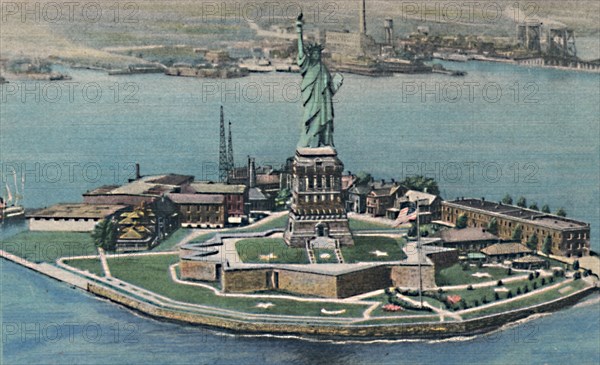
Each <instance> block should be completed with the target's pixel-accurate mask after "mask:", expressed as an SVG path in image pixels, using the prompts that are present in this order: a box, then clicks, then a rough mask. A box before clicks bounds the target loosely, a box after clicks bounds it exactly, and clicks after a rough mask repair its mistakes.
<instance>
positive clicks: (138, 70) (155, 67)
mask: <svg viewBox="0 0 600 365" xmlns="http://www.w3.org/2000/svg"><path fill="white" fill-rule="evenodd" d="M165 70H166V67H165V66H164V65H162V64H160V63H150V64H138V65H129V66H127V67H126V68H124V69H116V70H109V71H108V74H109V75H110V76H118V75H135V74H155V73H164V72H165Z"/></svg>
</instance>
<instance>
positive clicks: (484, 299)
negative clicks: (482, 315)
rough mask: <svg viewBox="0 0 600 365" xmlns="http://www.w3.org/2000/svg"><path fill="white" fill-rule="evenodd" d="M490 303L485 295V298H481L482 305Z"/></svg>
mask: <svg viewBox="0 0 600 365" xmlns="http://www.w3.org/2000/svg"><path fill="white" fill-rule="evenodd" d="M489 302H490V301H489V300H488V298H487V297H486V296H485V295H484V296H483V298H481V303H483V304H488V303H489Z"/></svg>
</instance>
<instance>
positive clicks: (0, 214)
mask: <svg viewBox="0 0 600 365" xmlns="http://www.w3.org/2000/svg"><path fill="white" fill-rule="evenodd" d="M13 176H14V181H15V190H16V195H15V197H14V198H13V195H12V192H11V191H10V187H9V186H8V183H6V185H5V188H6V197H5V198H4V197H0V222H2V223H3V222H4V221H7V220H16V219H23V218H25V208H23V206H21V205H20V204H19V201H20V200H21V199H22V198H23V196H22V195H21V194H19V188H18V185H17V173H16V171H14V170H13ZM21 184H22V187H21V191H23V190H24V187H25V179H24V176H22V177H21Z"/></svg>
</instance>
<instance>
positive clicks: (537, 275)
mask: <svg viewBox="0 0 600 365" xmlns="http://www.w3.org/2000/svg"><path fill="white" fill-rule="evenodd" d="M539 277H540V272H539V271H536V272H535V278H536V279H537V278H539Z"/></svg>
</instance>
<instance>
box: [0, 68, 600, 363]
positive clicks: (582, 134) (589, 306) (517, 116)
mask: <svg viewBox="0 0 600 365" xmlns="http://www.w3.org/2000/svg"><path fill="white" fill-rule="evenodd" d="M444 66H445V67H446V68H449V69H462V70H464V71H466V72H467V75H466V76H465V77H456V78H453V77H448V76H443V75H400V76H397V77H389V78H367V77H361V76H354V75H346V76H345V82H344V85H343V87H342V88H341V90H340V92H339V94H338V95H336V104H335V108H336V110H335V113H336V119H335V123H336V126H335V128H336V131H335V138H336V140H335V143H336V147H337V150H338V152H339V155H340V158H341V159H342V161H343V162H344V164H345V167H346V170H350V171H352V172H353V173H357V172H360V171H368V172H371V173H372V174H373V176H375V177H377V178H386V179H390V178H396V179H402V178H403V177H406V176H410V175H415V174H423V175H427V176H431V177H434V178H436V180H437V181H438V182H439V185H440V189H441V192H442V195H443V197H444V198H445V199H455V198H456V197H463V196H464V197H477V198H479V197H486V199H488V200H495V201H498V200H499V199H501V198H502V197H503V196H504V195H505V194H506V193H510V194H511V195H512V196H513V197H515V198H516V197H518V196H521V195H522V196H525V197H526V198H527V200H528V202H529V203H533V202H536V203H537V204H538V206H540V207H541V206H542V205H543V204H549V205H550V207H551V208H552V210H553V211H554V210H556V209H558V208H559V207H564V209H565V210H566V211H567V213H568V215H569V217H572V218H575V219H580V220H583V221H586V222H589V223H591V225H592V228H591V237H592V249H593V250H596V251H597V250H599V249H600V244H599V242H600V241H599V236H600V231H599V229H598V227H599V226H600V187H599V182H600V121H599V119H598V118H599V115H600V103H599V101H600V88H599V82H600V75H598V74H589V73H579V72H573V71H560V70H553V69H539V68H525V67H518V66H515V65H510V64H493V63H477V62H468V63H461V64H452V63H444ZM65 71H66V72H67V73H69V74H70V75H71V76H72V77H73V79H72V80H70V81H64V82H62V81H58V82H54V83H53V84H52V85H50V84H48V83H46V82H40V81H15V82H11V83H10V84H5V85H2V86H1V88H2V95H0V97H1V105H0V120H1V124H0V162H1V164H2V166H1V172H2V179H3V181H2V183H3V184H2V185H4V184H5V183H8V184H9V185H11V186H12V185H14V184H13V177H12V175H11V171H12V170H13V169H14V170H17V171H18V172H19V174H20V173H21V172H24V174H25V175H26V179H25V180H26V181H25V192H24V193H25V194H24V196H25V197H24V205H25V206H26V207H27V208H37V207H44V206H49V205H52V204H55V203H59V202H71V201H80V200H81V194H82V193H84V192H85V191H87V190H89V189H92V188H94V187H97V186H99V185H113V184H122V183H124V182H126V181H127V179H128V178H131V177H133V174H134V164H135V163H140V165H141V172H142V174H146V175H148V174H155V173H165V172H173V173H183V174H190V175H194V176H196V178H197V179H198V180H200V179H203V180H210V179H213V180H214V179H217V178H218V170H217V166H218V148H219V125H218V121H219V106H220V105H224V109H225V117H226V119H227V120H231V122H232V132H233V144H234V145H233V148H234V152H235V160H236V164H239V165H243V164H244V163H245V160H246V156H248V155H251V156H254V157H256V159H257V163H258V164H261V165H265V164H268V165H273V166H279V165H281V164H282V163H284V162H285V159H286V158H287V157H288V156H291V155H292V154H293V152H294V148H295V144H296V142H297V138H298V136H299V126H298V121H299V120H300V115H301V106H300V102H299V100H298V96H299V88H298V82H299V76H298V75H294V74H263V75H252V76H250V77H247V78H243V79H232V80H206V79H194V78H178V77H166V76H164V75H156V74H148V75H131V76H118V77H117V76H108V75H106V74H105V73H101V72H97V71H87V70H70V69H67V70H65ZM17 185H19V183H18V184H17ZM16 231H18V228H12V229H7V228H4V229H3V232H2V235H3V236H4V237H6V236H7V235H11V234H14V232H16ZM0 265H1V266H2V268H1V270H2V281H1V283H2V286H1V293H0V296H1V310H2V359H3V363H7V364H13V363H23V364H26V363H56V364H81V363H98V364H104V363H132V364H138V363H149V362H158V363H174V364H179V363H211V364H220V363H232V362H234V363H248V364H258V363H263V364H281V363H288V364H295V363H307V364H319V363H329V364H334V363H344V364H364V363H377V364H385V363H389V364H402V363H407V364H408V363H410V364H430V363H441V362H444V363H450V364H481V363H491V364H521V363H528V364H529V363H533V364H565V363H582V364H597V363H599V362H600V355H599V354H600V348H599V347H600V345H599V343H600V326H599V325H600V314H599V313H600V304H599V302H598V296H597V295H594V296H592V297H590V298H589V299H588V300H586V301H585V302H584V303H582V304H580V305H577V306H576V307H574V308H569V309H566V310H564V311H560V312H558V313H554V314H551V315H546V316H542V317H539V318H535V319H532V320H529V321H525V322H523V323H520V324H517V325H515V326H509V327H507V328H504V329H502V330H501V331H498V332H496V333H495V334H491V335H487V336H477V337H474V338H460V339H453V340H447V341H440V342H436V341H375V342H344V341H329V340H328V341H322V339H321V340H319V339H314V338H293V337H292V338H280V337H272V336H234V335H232V334H230V333H224V332H220V331H215V330H211V329H206V328H203V327H190V326H182V325H179V324H172V323H163V322H158V321H154V320H152V319H149V318H146V317H141V316H138V315H136V314H135V313H133V312H131V311H129V310H127V309H124V308H121V307H119V306H116V305H114V304H112V303H109V302H105V301H101V300H98V299H97V298H95V297H93V296H90V295H88V294H86V293H83V292H81V291H77V290H74V289H71V288H69V287H68V286H66V285H64V284H61V283H58V282H55V281H53V280H51V279H48V278H45V277H42V276H40V275H38V274H35V273H33V272H30V271H28V270H27V269H24V268H22V267H19V266H17V265H15V264H12V263H9V262H7V261H4V260H0Z"/></svg>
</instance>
